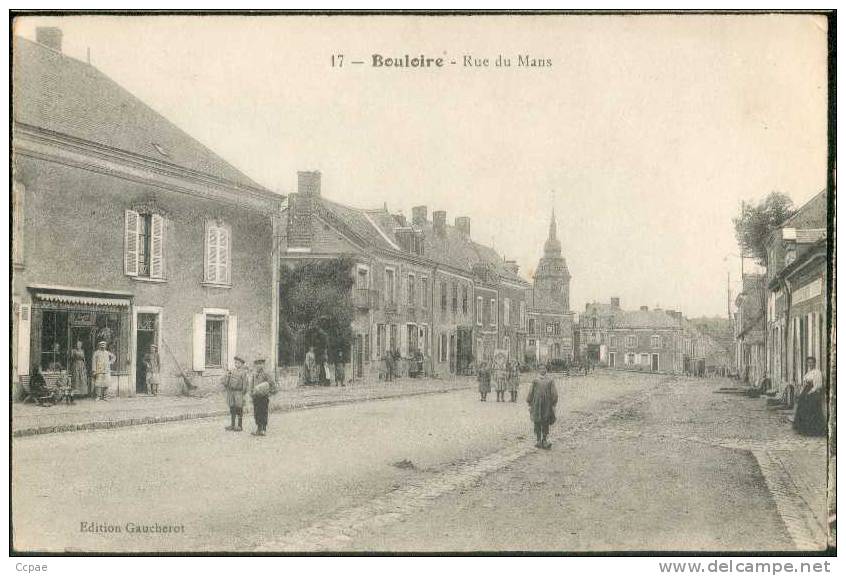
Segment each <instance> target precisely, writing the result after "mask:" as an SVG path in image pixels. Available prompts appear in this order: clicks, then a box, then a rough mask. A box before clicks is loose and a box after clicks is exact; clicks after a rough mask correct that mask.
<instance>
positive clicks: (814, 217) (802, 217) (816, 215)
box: [780, 190, 828, 228]
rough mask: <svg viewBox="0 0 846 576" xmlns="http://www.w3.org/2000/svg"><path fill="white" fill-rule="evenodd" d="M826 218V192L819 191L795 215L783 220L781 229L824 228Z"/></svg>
mask: <svg viewBox="0 0 846 576" xmlns="http://www.w3.org/2000/svg"><path fill="white" fill-rule="evenodd" d="M827 216H828V190H822V191H820V192H819V193H818V194H817V195H816V196H814V197H813V198H811V199H810V200H808V201H807V202H805V203H804V204H803V205H802V206H800V207H799V210H797V212H796V214H794V215H793V216H791V217H790V218H788V219H787V220H785V221H784V222H783V223H782V225H781V226H780V227H781V228H825V227H826V224H827Z"/></svg>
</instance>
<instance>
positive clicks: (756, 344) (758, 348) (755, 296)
mask: <svg viewBox="0 0 846 576" xmlns="http://www.w3.org/2000/svg"><path fill="white" fill-rule="evenodd" d="M765 303H766V293H765V286H764V276H763V275H761V274H744V275H743V290H742V291H741V292H740V294H738V295H737V298H735V306H736V308H737V311H736V312H735V320H734V326H735V345H736V349H735V363H736V367H737V371H738V374H739V375H740V377H741V379H743V380H744V381H748V382H749V383H750V384H757V383H758V382H759V380H760V379H761V378H762V377H763V376H764V373H765V371H766V339H765V332H764V331H765V327H766V326H765V320H766V318H765V312H766V309H765Z"/></svg>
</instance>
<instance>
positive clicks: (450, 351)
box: [449, 334, 456, 374]
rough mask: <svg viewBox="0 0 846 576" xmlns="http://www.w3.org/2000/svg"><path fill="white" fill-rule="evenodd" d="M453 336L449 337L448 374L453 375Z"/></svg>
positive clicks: (454, 351) (454, 350)
mask: <svg viewBox="0 0 846 576" xmlns="http://www.w3.org/2000/svg"><path fill="white" fill-rule="evenodd" d="M455 353H456V348H455V334H450V335H449V372H450V374H455V355H456V354H455Z"/></svg>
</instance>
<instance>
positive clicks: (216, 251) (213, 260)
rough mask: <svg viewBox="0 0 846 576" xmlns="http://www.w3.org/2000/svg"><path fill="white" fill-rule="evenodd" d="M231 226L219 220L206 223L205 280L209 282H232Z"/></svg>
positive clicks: (224, 283)
mask: <svg viewBox="0 0 846 576" xmlns="http://www.w3.org/2000/svg"><path fill="white" fill-rule="evenodd" d="M230 244H231V243H230V234H229V228H228V227H227V226H225V225H224V224H221V223H219V222H207V223H206V260H205V262H206V264H205V275H206V277H205V281H206V282H208V283H209V284H223V285H228V284H231V283H232V273H231V268H232V267H231V258H230V248H231V246H230Z"/></svg>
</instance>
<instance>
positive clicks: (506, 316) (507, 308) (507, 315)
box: [502, 298, 511, 326]
mask: <svg viewBox="0 0 846 576" xmlns="http://www.w3.org/2000/svg"><path fill="white" fill-rule="evenodd" d="M502 324H503V325H504V326H511V300H510V299H509V298H503V300H502Z"/></svg>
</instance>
